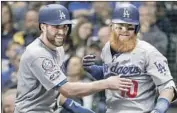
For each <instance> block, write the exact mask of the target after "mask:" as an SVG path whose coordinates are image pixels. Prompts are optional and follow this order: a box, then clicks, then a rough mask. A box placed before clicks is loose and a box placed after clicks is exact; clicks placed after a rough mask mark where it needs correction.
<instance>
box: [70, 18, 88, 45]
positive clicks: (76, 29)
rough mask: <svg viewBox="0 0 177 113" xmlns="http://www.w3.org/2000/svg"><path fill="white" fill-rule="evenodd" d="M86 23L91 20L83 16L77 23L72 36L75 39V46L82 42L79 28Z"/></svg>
mask: <svg viewBox="0 0 177 113" xmlns="http://www.w3.org/2000/svg"><path fill="white" fill-rule="evenodd" d="M85 23H91V22H90V21H89V20H88V19H86V18H81V19H80V20H79V22H78V23H77V25H76V26H75V28H74V29H73V32H72V33H71V37H72V40H73V45H74V46H75V47H77V46H78V45H79V44H80V42H81V39H80V38H79V37H80V36H79V28H80V27H81V26H82V25H83V24H85Z"/></svg>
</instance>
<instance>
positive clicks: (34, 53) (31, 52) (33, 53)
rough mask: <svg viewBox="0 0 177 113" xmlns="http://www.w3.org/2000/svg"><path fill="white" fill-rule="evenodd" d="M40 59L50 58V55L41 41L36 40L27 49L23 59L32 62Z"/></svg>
mask: <svg viewBox="0 0 177 113" xmlns="http://www.w3.org/2000/svg"><path fill="white" fill-rule="evenodd" d="M39 57H50V54H49V52H48V51H47V49H46V48H44V47H43V46H42V45H41V42H40V40H39V39H36V40H34V41H33V42H32V43H31V44H29V45H28V46H27V47H26V50H25V52H24V57H23V58H24V59H28V60H30V61H32V60H34V59H36V58H39Z"/></svg>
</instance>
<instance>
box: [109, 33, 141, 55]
mask: <svg viewBox="0 0 177 113" xmlns="http://www.w3.org/2000/svg"><path fill="white" fill-rule="evenodd" d="M136 42H137V40H136V35H135V36H134V37H131V38H130V39H128V40H125V41H121V40H120V39H119V37H118V36H117V35H116V34H115V32H113V33H112V34H111V38H110V43H111V48H112V49H113V50H114V51H116V52H122V53H125V52H130V51H132V50H133V49H134V48H135V46H136Z"/></svg>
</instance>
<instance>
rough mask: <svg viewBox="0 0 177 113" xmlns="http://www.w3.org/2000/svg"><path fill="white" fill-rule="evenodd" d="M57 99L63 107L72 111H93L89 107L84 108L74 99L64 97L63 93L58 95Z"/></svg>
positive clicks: (73, 112)
mask: <svg viewBox="0 0 177 113" xmlns="http://www.w3.org/2000/svg"><path fill="white" fill-rule="evenodd" d="M59 101H60V105H62V107H63V108H65V109H66V110H68V111H71V112H72V113H95V112H93V111H92V110H90V109H87V108H84V107H83V106H81V105H80V104H78V103H77V102H75V101H74V100H72V99H69V98H66V97H64V96H63V95H60V98H59Z"/></svg>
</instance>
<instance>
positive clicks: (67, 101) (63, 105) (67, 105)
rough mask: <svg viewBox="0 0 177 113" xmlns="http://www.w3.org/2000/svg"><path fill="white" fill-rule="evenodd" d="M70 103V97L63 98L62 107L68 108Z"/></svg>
mask: <svg viewBox="0 0 177 113" xmlns="http://www.w3.org/2000/svg"><path fill="white" fill-rule="evenodd" d="M72 103H73V101H72V100H71V99H69V98H67V99H66V100H65V102H64V103H63V104H62V107H64V108H65V109H68V108H69V107H70V106H71V104H72Z"/></svg>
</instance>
